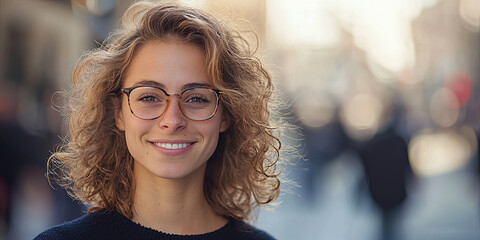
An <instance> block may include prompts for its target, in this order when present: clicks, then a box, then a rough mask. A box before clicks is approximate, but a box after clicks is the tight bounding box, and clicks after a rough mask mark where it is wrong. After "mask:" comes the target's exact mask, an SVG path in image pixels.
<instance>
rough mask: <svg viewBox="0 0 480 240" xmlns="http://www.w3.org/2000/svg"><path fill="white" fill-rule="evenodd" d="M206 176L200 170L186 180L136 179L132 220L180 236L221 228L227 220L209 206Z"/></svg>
mask: <svg viewBox="0 0 480 240" xmlns="http://www.w3.org/2000/svg"><path fill="white" fill-rule="evenodd" d="M134 171H135V170H134ZM195 174H197V175H198V176H195ZM203 174H204V171H198V173H194V175H193V176H189V177H187V178H185V179H162V178H159V177H156V178H154V179H152V178H148V177H136V178H135V195H134V211H133V218H132V221H134V222H137V223H139V224H140V225H142V226H145V227H149V228H152V229H155V230H158V231H162V232H165V233H171V234H179V235H192V234H203V233H207V232H212V231H214V230H217V229H219V228H221V227H222V226H223V225H225V224H226V223H227V219H225V218H224V217H222V216H220V215H219V214H217V213H216V212H215V211H214V210H213V209H212V207H211V206H210V205H209V204H208V202H207V200H206V198H205V195H204V191H203V178H204V176H203Z"/></svg>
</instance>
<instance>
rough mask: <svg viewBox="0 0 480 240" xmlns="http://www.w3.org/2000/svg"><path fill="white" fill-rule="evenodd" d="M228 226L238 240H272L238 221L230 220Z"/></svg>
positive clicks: (260, 231) (254, 228) (262, 232)
mask: <svg viewBox="0 0 480 240" xmlns="http://www.w3.org/2000/svg"><path fill="white" fill-rule="evenodd" d="M230 224H231V225H232V226H233V229H234V232H235V233H236V235H237V236H238V239H255V240H274V239H275V238H273V237H272V236H271V235H270V234H268V233H267V232H265V231H263V230H260V229H258V228H256V227H254V226H252V225H250V224H248V223H246V222H243V221H239V220H231V222H230Z"/></svg>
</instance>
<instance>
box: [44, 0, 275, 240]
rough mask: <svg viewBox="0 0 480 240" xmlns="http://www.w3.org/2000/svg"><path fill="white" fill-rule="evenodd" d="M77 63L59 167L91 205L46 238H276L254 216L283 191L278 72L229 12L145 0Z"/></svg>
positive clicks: (56, 157) (54, 161)
mask: <svg viewBox="0 0 480 240" xmlns="http://www.w3.org/2000/svg"><path fill="white" fill-rule="evenodd" d="M114 36H117V37H116V38H115V40H113V41H111V42H110V43H109V44H107V45H106V46H105V47H103V48H102V49H97V50H94V51H92V52H90V53H88V54H86V55H85V57H84V58H83V59H82V60H81V61H80V62H79V64H78V65H77V67H76V69H75V71H74V74H73V83H74V87H73V90H72V91H71V94H70V108H71V109H70V111H71V114H70V115H69V124H70V128H69V129H70V139H69V141H68V142H67V143H66V145H65V146H64V147H63V148H62V149H61V150H60V151H58V152H56V153H54V154H53V155H52V156H51V157H50V160H49V168H50V172H52V170H55V169H57V170H60V173H59V172H58V171H56V172H55V173H56V174H59V175H60V178H59V180H60V183H61V184H62V186H64V187H65V188H66V189H67V190H68V191H69V193H70V195H71V196H72V197H73V198H74V199H77V200H79V201H81V202H83V203H85V204H88V205H89V206H90V208H89V211H88V214H86V215H84V216H82V217H80V218H78V219H76V220H74V221H72V222H68V223H65V224H63V225H60V226H57V227H54V228H52V229H50V230H47V231H46V232H44V233H42V234H40V235H39V236H38V237H37V239H272V237H271V236H270V235H269V234H267V233H265V232H263V231H261V230H258V229H256V228H254V227H253V226H251V225H249V224H247V223H245V222H244V221H246V220H249V219H250V218H251V217H252V216H251V215H252V214H251V212H252V210H253V209H254V208H255V207H257V206H258V205H262V204H268V203H271V202H272V201H273V200H275V199H276V197H277V196H278V194H279V187H280V179H279V176H278V175H279V172H278V171H277V170H276V169H275V166H276V164H277V161H278V159H279V158H278V157H279V149H280V141H279V139H278V138H277V137H275V135H274V134H273V132H274V130H275V128H274V127H272V123H271V120H270V110H269V109H270V108H271V106H270V105H269V102H270V98H271V95H272V92H273V86H272V81H271V77H270V75H269V73H268V72H267V70H266V69H265V68H264V66H263V65H262V63H261V62H260V61H259V60H258V59H257V58H255V57H254V56H253V55H252V53H250V51H249V48H248V44H246V41H245V40H244V39H243V38H242V37H241V36H239V35H238V34H237V33H236V32H234V31H232V30H230V29H229V28H228V27H227V26H226V25H225V24H224V23H223V22H220V21H218V20H216V19H215V18H213V17H211V16H209V15H207V14H205V13H203V12H201V11H198V10H195V9H190V8H187V7H182V6H176V5H168V6H165V5H158V4H154V3H146V2H139V3H135V4H134V5H132V6H131V7H130V8H129V9H128V10H127V11H126V13H125V14H124V16H123V19H122V29H120V30H119V31H118V32H117V33H116V34H115V35H114Z"/></svg>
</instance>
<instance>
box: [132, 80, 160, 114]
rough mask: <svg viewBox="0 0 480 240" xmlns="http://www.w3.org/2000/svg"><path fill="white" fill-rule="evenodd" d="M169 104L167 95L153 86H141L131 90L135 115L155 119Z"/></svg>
mask: <svg viewBox="0 0 480 240" xmlns="http://www.w3.org/2000/svg"><path fill="white" fill-rule="evenodd" d="M166 105H167V95H165V93H164V92H163V91H162V90H160V89H158V88H153V87H139V88H135V89H133V90H132V91H131V92H130V108H131V110H132V112H133V114H135V116H137V117H139V118H142V119H153V118H156V117H158V116H160V115H162V113H163V111H164V110H165V106H166Z"/></svg>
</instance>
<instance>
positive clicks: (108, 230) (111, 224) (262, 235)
mask: <svg viewBox="0 0 480 240" xmlns="http://www.w3.org/2000/svg"><path fill="white" fill-rule="evenodd" d="M60 239H71V240H84V239H89V240H90V239H91V240H95V239H102V240H103V239H105V240H108V239H115V240H121V239H142V240H143V239H145V240H149V239H152V240H153V239H162V240H207V239H208V240H220V239H228V240H244V239H252V240H272V239H274V238H273V237H272V236H270V235H269V234H268V233H266V232H264V231H261V230H259V229H257V228H255V227H253V226H251V225H249V224H247V223H245V222H242V221H238V220H234V219H232V220H230V221H229V222H228V223H227V224H226V225H225V226H223V227H222V228H220V229H218V230H216V231H213V232H210V233H205V234H199V235H173V234H167V233H163V232H159V231H156V230H153V229H150V228H146V227H143V226H141V225H140V224H137V223H135V222H132V221H131V220H129V219H128V218H126V217H124V216H123V215H121V214H119V213H118V212H104V211H98V212H93V213H89V214H86V215H84V216H82V217H80V218H77V219H75V220H73V221H71V222H67V223H64V224H62V225H58V226H56V227H53V228H51V229H49V230H47V231H45V232H43V233H41V234H40V235H38V236H37V237H36V238H35V239H34V240H60Z"/></svg>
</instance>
